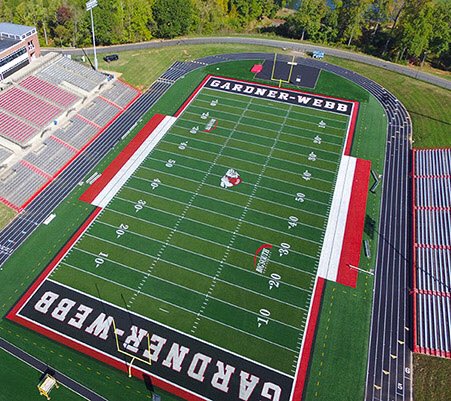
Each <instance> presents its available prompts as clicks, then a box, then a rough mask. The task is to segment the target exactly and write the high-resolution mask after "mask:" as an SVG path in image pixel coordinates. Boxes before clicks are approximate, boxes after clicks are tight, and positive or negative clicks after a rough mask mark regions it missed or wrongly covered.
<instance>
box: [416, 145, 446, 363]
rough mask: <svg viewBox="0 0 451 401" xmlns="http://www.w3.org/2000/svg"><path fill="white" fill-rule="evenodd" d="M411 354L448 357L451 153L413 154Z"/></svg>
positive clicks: (426, 150) (418, 151) (434, 151)
mask: <svg viewBox="0 0 451 401" xmlns="http://www.w3.org/2000/svg"><path fill="white" fill-rule="evenodd" d="M414 166H415V167H414V217H415V233H414V235H415V238H414V241H415V243H414V252H415V255H414V256H415V264H414V289H413V292H414V296H415V301H414V314H415V316H414V318H415V322H416V333H415V339H416V340H415V344H414V346H415V350H416V351H418V352H422V353H426V354H432V355H437V356H442V357H447V358H451V149H425V150H415V151H414Z"/></svg>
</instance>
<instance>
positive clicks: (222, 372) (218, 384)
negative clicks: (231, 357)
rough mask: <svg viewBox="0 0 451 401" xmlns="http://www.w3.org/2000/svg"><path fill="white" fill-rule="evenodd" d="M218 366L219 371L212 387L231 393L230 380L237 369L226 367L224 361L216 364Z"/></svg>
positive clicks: (212, 382)
mask: <svg viewBox="0 0 451 401" xmlns="http://www.w3.org/2000/svg"><path fill="white" fill-rule="evenodd" d="M216 366H217V368H218V371H217V372H216V373H215V374H214V375H213V378H212V379H211V385H212V386H213V387H214V388H216V389H218V390H221V391H223V392H224V393H227V392H228V391H229V382H230V378H231V377H232V374H233V372H235V368H234V367H233V366H230V365H225V366H224V362H222V361H218V362H216Z"/></svg>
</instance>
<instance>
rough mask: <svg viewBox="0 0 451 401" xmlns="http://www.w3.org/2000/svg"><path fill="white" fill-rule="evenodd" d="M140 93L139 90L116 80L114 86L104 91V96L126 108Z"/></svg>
mask: <svg viewBox="0 0 451 401" xmlns="http://www.w3.org/2000/svg"><path fill="white" fill-rule="evenodd" d="M137 94H138V91H137V90H136V89H134V88H132V87H130V86H128V85H127V84H124V83H123V82H121V81H115V82H114V83H113V85H112V87H111V88H110V89H108V90H106V91H104V92H103V93H102V96H103V97H104V98H106V99H108V100H110V101H112V102H114V103H115V104H117V105H118V106H120V107H122V108H124V107H125V106H127V105H128V104H129V103H130V102H131V101H132V100H133V99H134V98H135V97H136V95H137Z"/></svg>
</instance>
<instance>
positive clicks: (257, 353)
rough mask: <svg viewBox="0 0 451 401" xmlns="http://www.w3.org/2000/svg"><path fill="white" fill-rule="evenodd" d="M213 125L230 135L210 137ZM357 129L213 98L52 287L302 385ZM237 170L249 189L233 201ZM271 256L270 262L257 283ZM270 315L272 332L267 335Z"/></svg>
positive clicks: (194, 109)
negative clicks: (318, 282)
mask: <svg viewBox="0 0 451 401" xmlns="http://www.w3.org/2000/svg"><path fill="white" fill-rule="evenodd" d="M212 102H213V105H212ZM214 102H217V103H214ZM204 112H208V113H209V115H210V117H209V118H214V119H216V121H217V122H218V125H217V127H216V129H215V130H214V131H212V132H204V131H203V127H204V126H205V124H206V123H208V119H207V120H204V121H203V120H202V118H201V114H202V113H204ZM348 120H349V117H348V116H345V115H339V114H333V113H330V112H327V111H322V110H314V109H308V108H305V107H300V106H292V105H287V104H284V103H280V102H274V101H269V100H265V99H255V98H252V97H249V96H246V95H238V94H234V93H224V92H220V91H217V90H213V89H208V88H204V89H202V90H201V92H200V93H199V94H198V95H197V97H196V99H195V100H193V102H192V103H191V104H190V105H189V107H188V108H187V109H186V110H185V112H184V113H183V114H182V115H181V116H180V118H179V119H178V120H177V122H176V123H175V124H174V126H173V127H172V128H171V129H170V130H169V132H168V133H167V134H166V135H165V137H164V138H163V139H162V140H161V141H160V142H159V143H158V145H157V147H156V148H155V149H154V150H153V151H152V152H151V153H150V154H149V156H148V157H147V158H146V160H145V161H144V162H143V163H142V164H141V166H140V167H139V168H138V169H137V170H136V172H135V173H134V174H133V176H132V177H131V178H130V179H129V180H128V181H127V184H126V185H125V186H124V187H123V188H122V189H121V191H120V192H119V193H118V194H117V196H116V197H115V198H114V200H113V201H112V202H111V203H110V204H109V205H108V206H107V207H106V208H105V209H104V212H103V213H102V215H101V216H100V217H99V218H97V219H96V221H95V223H94V224H93V225H92V226H91V227H90V229H89V233H86V234H85V235H84V236H83V237H82V238H81V239H80V240H79V242H78V243H77V245H76V246H75V247H74V248H73V250H72V251H71V252H70V254H68V256H66V257H65V258H64V260H63V261H62V262H61V264H60V265H59V267H58V268H56V269H55V272H54V273H52V275H51V277H50V278H51V279H52V280H56V281H59V282H61V283H63V284H65V285H67V286H70V287H73V288H75V289H79V290H81V291H83V292H84V293H88V294H91V295H92V296H97V294H98V292H99V291H100V292H101V293H102V295H103V299H104V300H106V301H108V302H111V303H113V304H115V305H122V304H123V299H124V298H125V300H127V302H129V301H128V300H129V299H133V302H132V304H130V305H127V306H128V309H129V310H132V311H134V312H137V313H139V314H141V315H143V316H147V317H148V318H151V319H154V320H157V321H159V322H161V323H163V324H165V325H167V326H169V327H173V328H175V329H178V330H180V331H182V332H184V333H186V334H191V333H193V329H194V327H195V333H196V337H197V338H200V339H202V340H205V341H208V342H209V343H213V344H215V345H218V346H220V347H222V348H224V349H227V350H231V351H233V352H235V353H237V354H239V355H243V356H245V357H247V358H250V359H251V360H254V361H258V362H261V363H264V364H265V365H268V366H271V367H273V368H276V369H277V370H280V371H283V372H285V373H287V374H294V373H295V368H293V366H294V367H295V366H296V362H297V358H298V350H297V345H298V341H299V338H300V337H301V336H302V335H303V332H304V325H303V323H302V322H303V321H305V320H306V319H307V309H308V305H309V302H310V297H311V288H312V287H313V281H314V278H315V273H316V266H317V265H318V261H319V257H318V255H319V254H320V252H321V245H322V238H323V235H324V230H325V227H326V224H327V215H328V210H329V206H330V203H331V201H332V199H331V198H332V194H333V187H334V182H335V179H336V174H337V171H338V165H339V162H340V159H341V158H340V154H341V152H342V149H343V146H344V141H345V138H346V131H347V127H348ZM320 121H324V122H325V123H326V124H327V126H326V127H325V128H320V127H318V123H319V122H320ZM193 126H197V127H200V129H199V131H198V132H197V133H195V134H193V133H191V132H190V129H191V127H193ZM318 135H320V136H321V138H322V139H321V140H322V143H321V144H316V145H315V144H313V138H315V137H316V136H318ZM180 143H186V145H185V146H183V148H182V149H180V147H179V144H180ZM313 152H314V158H315V160H310V159H309V154H310V155H311V154H312V153H313ZM167 160H173V161H172V162H171V163H168V162H167ZM165 163H166V164H165ZM229 167H233V168H234V169H236V170H237V171H238V172H239V173H240V174H241V177H242V179H243V182H242V183H241V184H239V186H237V187H236V188H233V189H232V188H230V189H228V190H224V189H223V188H221V187H220V185H219V184H220V182H221V178H222V177H223V176H224V174H225V173H226V171H227V170H228V168H229ZM307 170H308V171H309V172H310V173H311V174H312V177H311V178H310V177H308V180H307V179H306V178H305V177H303V175H302V174H303V173H304V172H305V171H307ZM157 178H158V180H159V182H156V184H155V185H156V186H155V187H153V188H151V187H150V185H149V183H150V182H152V180H155V179H157ZM298 192H302V193H304V195H305V199H303V201H302V204H301V203H300V201H298V200H296V196H295V195H296V193H298ZM137 202H138V203H137ZM139 202H145V205H144V206H142V204H140V203H139ZM136 206H139V208H136ZM293 215H294V217H295V219H296V220H295V222H294V223H293V226H290V225H289V224H288V218H289V216H293ZM121 225H126V226H127V227H128V228H127V230H126V232H125V233H124V234H121V235H120V236H119V238H117V236H116V230H117V229H118V227H120V226H121ZM232 233H233V235H232ZM264 243H269V244H273V246H274V250H273V251H272V253H271V258H270V259H271V261H270V264H269V265H268V268H267V269H265V271H264V272H256V271H254V269H252V260H253V257H254V254H255V251H256V250H257V249H258V248H259V247H260V246H261V245H262V244H264ZM285 243H288V245H285V252H286V254H285V253H284V252H282V250H283V249H284V248H283V247H282V245H281V244H285ZM100 252H102V253H103V254H107V255H108V256H107V257H106V258H105V261H104V262H103V263H102V264H101V265H96V263H95V258H96V256H97V255H99V253H100ZM160 254H161V256H160ZM149 266H151V267H150V268H149ZM271 275H276V277H279V279H278V280H279V285H278V286H277V287H273V286H269V284H268V282H269V281H270V280H271ZM143 280H144V281H145V284H144V286H142V288H141V284H142V281H143ZM216 280H219V281H218V282H217V281H216ZM140 283H141V284H140ZM138 285H140V287H139V289H140V290H139V291H138V290H137V289H136V288H137V286H138ZM133 289H136V290H135V292H136V293H135V294H133ZM207 292H208V294H209V295H208V296H207V298H208V300H209V302H208V304H207V307H205V305H203V302H204V300H205V299H206V298H205V297H206V294H207ZM132 305H133V306H132ZM262 308H264V309H265V310H267V311H270V315H271V319H269V321H268V320H266V319H262V321H264V322H265V323H262V324H261V327H260V325H258V327H257V328H256V325H257V323H258V322H260V321H259V320H258V319H259V318H261V317H260V316H259V313H258V311H259V310H261V309H262ZM268 313H269V312H268ZM196 316H197V317H196ZM195 321H196V323H195Z"/></svg>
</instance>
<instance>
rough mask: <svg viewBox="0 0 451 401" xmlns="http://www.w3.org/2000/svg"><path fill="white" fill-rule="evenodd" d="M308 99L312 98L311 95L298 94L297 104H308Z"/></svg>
mask: <svg viewBox="0 0 451 401" xmlns="http://www.w3.org/2000/svg"><path fill="white" fill-rule="evenodd" d="M310 100H312V98H311V97H306V96H301V95H298V103H299V104H309V103H310Z"/></svg>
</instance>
